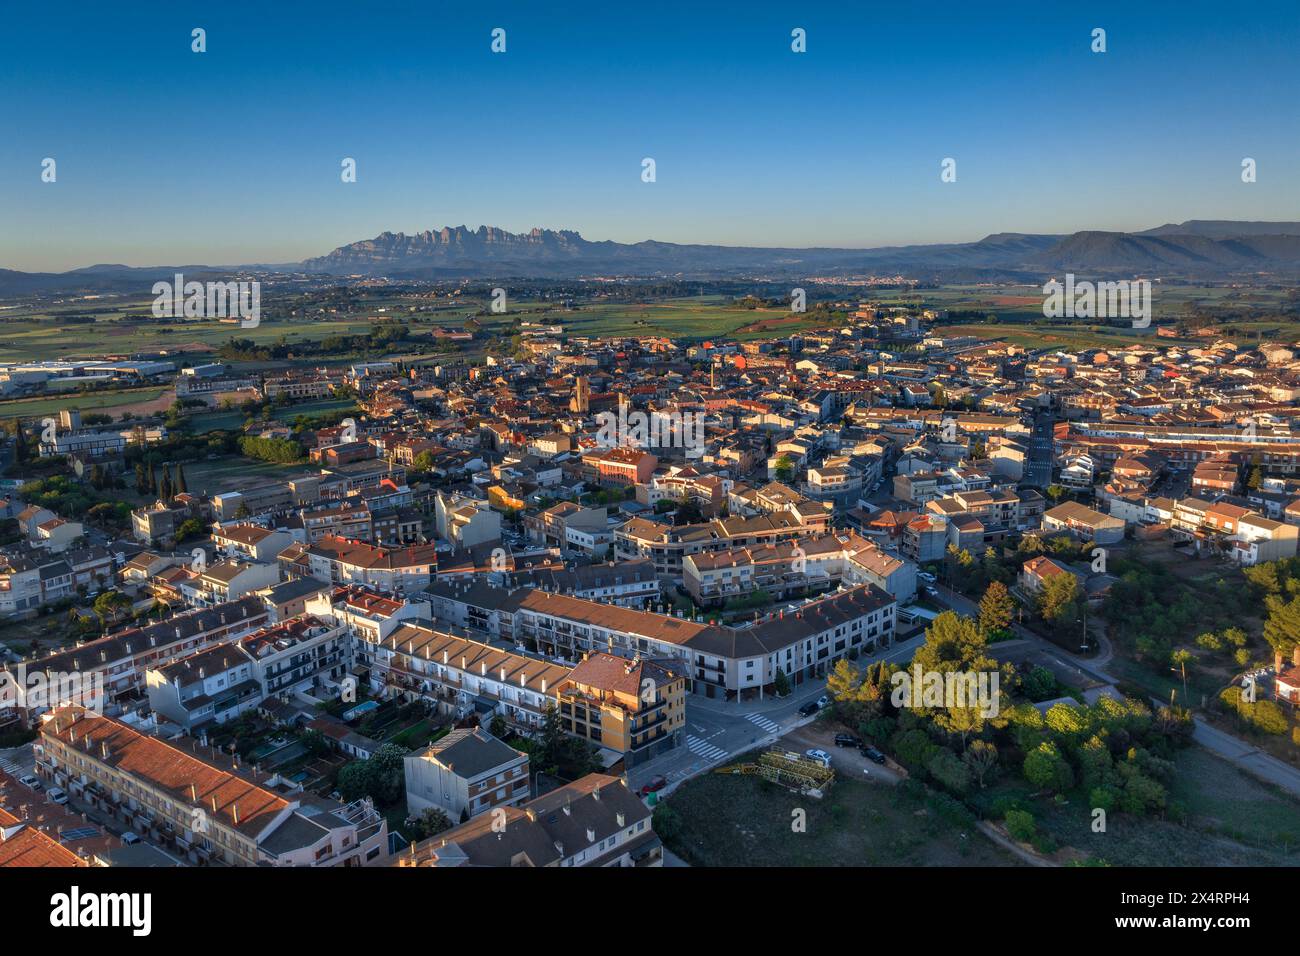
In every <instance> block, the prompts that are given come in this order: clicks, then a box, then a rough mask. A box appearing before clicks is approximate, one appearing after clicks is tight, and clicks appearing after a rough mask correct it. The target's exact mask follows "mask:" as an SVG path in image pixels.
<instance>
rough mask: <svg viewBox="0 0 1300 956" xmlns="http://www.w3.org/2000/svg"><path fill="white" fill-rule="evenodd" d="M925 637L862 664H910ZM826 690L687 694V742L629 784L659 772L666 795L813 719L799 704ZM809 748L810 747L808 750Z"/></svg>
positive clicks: (632, 773)
mask: <svg viewBox="0 0 1300 956" xmlns="http://www.w3.org/2000/svg"><path fill="white" fill-rule="evenodd" d="M924 640H925V635H924V633H919V634H917V635H914V636H913V637H910V638H908V639H907V640H905V641H900V642H899V643H896V644H894V645H893V646H892V647H889V648H886V649H885V650H884V652H883V653H879V654H874V655H871V656H868V657H863V658H861V659H859V661H858V663H859V665H862V664H866V663H875V662H877V661H882V660H884V661H889V662H890V663H899V664H902V663H906V662H908V661H910V660H911V659H912V654H913V653H914V652H915V651H916V648H917V647H919V646H920V644H921V643H923V642H924ZM825 693H826V682H825V680H819V681H808V682H805V683H804V684H802V685H800V686H799V687H797V688H796V689H795V690H794V691H793V692H792V693H791V694H790V695H789V696H788V697H784V698H780V699H778V698H773V697H768V698H766V699H765V700H762V701H746V702H744V703H737V702H734V701H733V702H726V701H719V700H709V699H707V698H703V697H698V696H697V695H693V694H688V695H687V700H686V731H685V742H684V743H683V744H682V746H680V747H677V748H675V749H674V750H673V751H672V752H670V753H667V754H663V755H661V756H659V757H656V758H655V759H654V760H650V761H647V762H646V763H644V764H641V765H639V766H637V767H633V768H632V769H631V770H629V771H628V775H627V776H628V786H630V787H631V788H632V789H633V790H636V789H638V788H640V787H641V786H643V785H644V784H646V783H648V782H649V781H650V780H651V779H653V778H654V777H657V776H662V777H664V778H666V779H667V780H668V786H667V787H666V788H665V789H664V790H663V791H661V792H662V794H663V795H664V796H666V795H667V794H668V793H670V792H672V790H673V789H674V788H675V787H676V786H677V785H678V784H680V783H682V782H683V781H685V780H689V779H690V778H691V777H694V776H696V775H697V774H700V773H704V772H706V771H708V770H710V769H712V768H713V767H715V766H717V765H718V764H721V763H724V762H726V761H727V760H728V759H729V758H730V757H732V756H734V755H735V754H738V753H741V752H743V751H745V750H749V749H750V748H753V747H757V746H762V745H765V744H769V743H772V742H774V741H776V740H777V739H779V738H780V737H782V736H784V735H785V734H787V733H789V732H790V731H791V730H793V729H794V728H797V727H802V726H804V725H806V724H810V723H812V722H813V721H814V720H816V719H817V717H816V715H815V714H814V715H813V716H811V717H805V716H803V715H802V714H800V713H799V708H800V707H802V706H803V705H804V704H806V703H808V702H809V701H812V700H816V699H817V698H819V697H821V696H822V695H823V694H825ZM805 749H806V748H805Z"/></svg>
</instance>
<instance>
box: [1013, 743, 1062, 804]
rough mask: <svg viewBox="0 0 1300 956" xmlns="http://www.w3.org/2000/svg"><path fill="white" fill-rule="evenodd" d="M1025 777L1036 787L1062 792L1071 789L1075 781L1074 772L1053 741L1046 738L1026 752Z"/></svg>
mask: <svg viewBox="0 0 1300 956" xmlns="http://www.w3.org/2000/svg"><path fill="white" fill-rule="evenodd" d="M1024 773H1025V779H1026V780H1028V781H1029V782H1030V783H1032V784H1033V785H1034V786H1035V787H1041V788H1042V789H1044V790H1054V791H1056V792H1057V793H1060V792H1062V791H1065V790H1069V789H1070V786H1071V785H1072V784H1073V782H1074V772H1073V771H1072V770H1071V769H1070V765H1069V764H1068V763H1066V762H1065V758H1064V757H1062V756H1061V751H1060V750H1059V748H1057V746H1056V744H1055V743H1054V742H1053V741H1050V740H1045V741H1043V742H1042V743H1041V744H1039V745H1038V747H1037V748H1036V749H1034V750H1031V751H1030V752H1029V753H1027V754H1025V765H1024Z"/></svg>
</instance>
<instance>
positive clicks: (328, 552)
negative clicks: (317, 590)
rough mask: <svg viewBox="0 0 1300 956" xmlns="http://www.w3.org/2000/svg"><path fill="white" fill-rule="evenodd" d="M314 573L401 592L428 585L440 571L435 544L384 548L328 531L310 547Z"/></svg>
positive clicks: (322, 578)
mask: <svg viewBox="0 0 1300 956" xmlns="http://www.w3.org/2000/svg"><path fill="white" fill-rule="evenodd" d="M306 554H307V562H308V567H309V568H310V569H311V576H312V577H314V578H316V579H317V580H320V581H328V582H330V583H332V584H359V585H363V586H365V587H369V588H373V589H374V590H377V591H386V592H389V593H394V594H398V595H405V594H414V593H416V592H417V591H420V590H422V589H423V588H426V587H428V585H429V582H430V581H432V580H433V576H434V574H435V573H436V572H437V564H438V554H437V550H436V548H435V547H434V546H433V545H415V546H412V547H404V548H385V547H380V546H378V545H370V544H365V543H363V542H361V541H356V540H354V539H348V538H339V537H335V536H334V535H325V536H324V537H322V538H321V539H320V540H319V541H317V542H316V543H315V544H312V545H310V546H309V547H308V548H307V552H306Z"/></svg>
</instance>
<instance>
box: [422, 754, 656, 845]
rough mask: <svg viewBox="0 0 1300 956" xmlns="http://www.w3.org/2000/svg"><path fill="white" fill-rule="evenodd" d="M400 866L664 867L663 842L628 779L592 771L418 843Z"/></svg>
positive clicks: (645, 807) (648, 812)
mask: <svg viewBox="0 0 1300 956" xmlns="http://www.w3.org/2000/svg"><path fill="white" fill-rule="evenodd" d="M397 865H398V866H400V867H422V866H432V867H456V866H511V867H535V866H559V867H568V866H601V867H613V866H618V867H635V866H641V867H659V866H663V843H662V842H661V841H660V840H659V837H657V836H656V835H655V832H654V828H653V827H652V825H651V821H650V808H649V807H647V806H646V804H645V802H644V801H643V800H642V799H641V798H640V797H638V796H637V795H636V794H634V793H633V792H632V791H631V790H629V789H628V786H627V783H626V782H625V781H624V780H622V779H620V778H618V777H611V776H607V775H605V774H589V775H588V776H586V777H583V778H582V779H581V780H576V781H574V782H573V783H570V784H565V785H564V786H562V787H558V788H556V789H555V790H552V791H551V792H550V793H547V794H544V795H543V796H540V797H537V798H536V799H533V800H530V801H528V803H525V804H524V805H523V806H521V807H506V808H504V809H503V810H502V813H501V814H484V815H480V816H478V817H475V818H474V819H472V820H470V821H469V822H468V823H462V824H461V825H460V826H457V827H452V828H451V829H450V830H446V831H444V832H442V833H439V834H438V835H437V836H434V837H431V838H430V839H428V840H423V841H421V842H419V843H414V844H412V845H411V848H410V849H409V850H408V851H406V852H403V853H402V854H401V855H400V856H399V857H398V859H397Z"/></svg>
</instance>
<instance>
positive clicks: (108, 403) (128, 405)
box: [0, 386, 176, 419]
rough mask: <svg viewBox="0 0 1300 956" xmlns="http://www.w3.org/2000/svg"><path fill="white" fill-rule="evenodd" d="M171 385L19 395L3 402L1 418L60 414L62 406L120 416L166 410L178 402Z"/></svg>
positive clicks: (1, 404)
mask: <svg viewBox="0 0 1300 956" xmlns="http://www.w3.org/2000/svg"><path fill="white" fill-rule="evenodd" d="M175 398H176V394H175V392H174V391H173V390H172V389H171V388H165V387H163V386H150V387H146V388H124V389H112V390H105V391H94V392H68V393H67V394H63V395H47V396H43V397H41V398H20V399H14V400H12V401H3V402H0V419H3V418H38V417H40V416H42V415H57V414H58V413H59V412H60V411H62V410H63V409H65V408H66V409H72V408H75V409H77V410H78V411H80V412H82V413H83V414H89V413H92V412H93V413H96V414H101V415H112V416H113V417H114V418H120V417H121V416H122V415H123V414H125V413H127V412H130V413H133V414H153V413H154V412H157V411H164V410H166V408H167V407H168V406H169V405H170V404H171V403H172V402H173V401H175Z"/></svg>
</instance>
